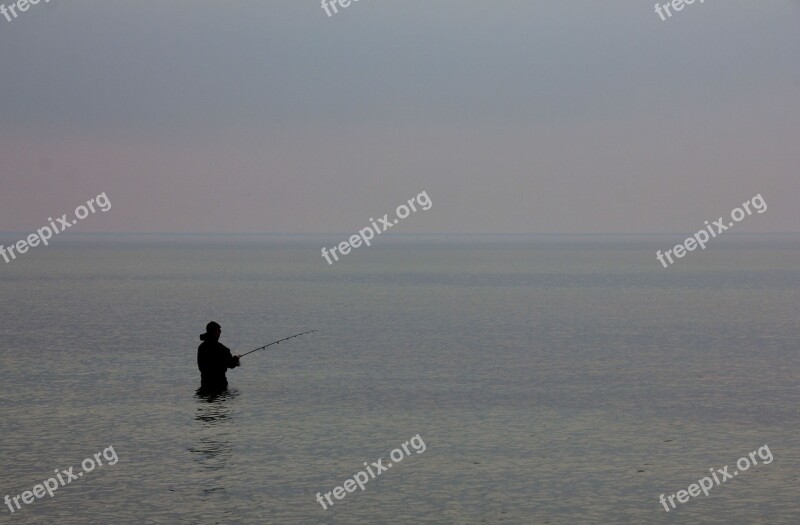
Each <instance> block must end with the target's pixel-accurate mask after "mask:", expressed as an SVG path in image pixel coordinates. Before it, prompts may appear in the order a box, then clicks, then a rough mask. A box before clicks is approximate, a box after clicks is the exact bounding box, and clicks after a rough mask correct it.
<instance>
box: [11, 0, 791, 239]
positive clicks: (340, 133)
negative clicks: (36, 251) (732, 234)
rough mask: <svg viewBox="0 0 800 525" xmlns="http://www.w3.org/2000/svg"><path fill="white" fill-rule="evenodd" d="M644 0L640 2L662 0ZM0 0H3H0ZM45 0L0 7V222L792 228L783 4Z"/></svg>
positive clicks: (322, 229)
mask: <svg viewBox="0 0 800 525" xmlns="http://www.w3.org/2000/svg"><path fill="white" fill-rule="evenodd" d="M665 1H666V0H665ZM9 3H10V0H5V4H9ZM654 3H655V2H654V1H653V0H648V1H643V0H637V1H634V0H611V1H599V0H550V1H546V2H545V1H536V0H491V1H477V0H361V1H360V2H353V3H352V4H351V6H350V7H348V8H347V9H341V8H340V12H339V13H338V14H336V15H334V16H332V17H330V18H329V17H328V16H326V14H325V11H323V10H322V9H321V6H320V2H319V0H247V1H245V0H241V1H238V0H226V1H224V2H223V1H219V0H214V1H211V0H159V1H155V0H52V1H51V2H50V4H44V3H43V2H42V3H40V4H38V5H36V6H31V7H30V9H29V10H28V11H27V12H25V13H21V14H20V16H19V17H18V18H17V19H14V20H12V21H11V22H8V21H6V20H5V18H0V50H2V52H0V97H2V99H0V231H33V230H34V229H36V228H38V227H40V226H42V225H45V224H46V219H47V217H49V216H54V215H59V216H60V215H61V214H62V213H72V210H74V208H75V207H76V206H77V205H78V204H81V203H82V202H85V201H86V200H87V199H89V198H91V197H93V196H95V195H97V194H99V193H101V192H106V193H107V195H108V196H109V198H110V200H111V203H112V209H111V210H110V211H109V212H108V213H104V214H100V215H98V216H96V217H92V218H91V220H86V221H85V222H84V223H81V225H80V227H79V228H76V229H79V230H80V231H82V232H91V231H111V232H298V233H339V232H345V233H349V232H353V231H355V230H357V229H360V228H362V227H363V226H364V225H365V223H366V222H367V219H368V218H370V217H377V216H381V215H383V214H384V213H390V214H392V213H393V212H394V209H395V207H396V206H397V205H398V204H400V203H403V202H405V201H406V200H408V199H409V198H411V197H413V196H415V195H416V194H418V193H419V192H421V191H423V190H425V191H427V192H428V194H429V196H430V198H431V200H432V201H433V206H432V208H431V209H430V210H429V211H427V212H425V213H417V214H415V215H412V216H411V217H409V218H408V219H406V220H404V221H402V222H401V225H399V226H398V227H397V228H395V229H393V230H392V231H393V232H394V231H399V232H405V233H418V232H443V233H558V232H564V233H578V232H585V233H606V232H635V233H640V232H687V233H689V232H694V231H696V230H698V229H699V228H701V227H702V226H703V221H704V220H707V219H709V220H711V219H716V218H717V217H718V216H720V215H727V214H729V213H730V210H731V209H732V208H734V207H736V206H738V205H740V204H741V203H742V202H743V201H744V200H747V199H749V198H750V197H752V196H754V195H755V194H757V193H761V194H762V195H763V197H764V200H765V201H766V202H767V204H768V206H769V210H768V211H767V213H764V214H763V215H756V216H754V217H751V218H747V219H745V220H744V221H743V222H742V223H741V224H739V225H737V226H736V231H737V232H766V231H781V232H786V231H793V232H794V231H798V224H800V206H799V205H798V203H797V200H798V196H800V169H799V168H800V147H799V146H800V28H798V25H800V1H798V0H764V1H759V2H754V1H752V0H706V2H705V3H704V4H700V3H699V1H698V2H695V3H694V4H693V5H690V6H686V7H685V8H684V9H683V10H682V11H681V12H678V13H675V15H674V16H673V17H672V18H671V19H668V20H667V21H662V20H661V19H660V18H659V16H658V15H657V14H656V13H655V12H654Z"/></svg>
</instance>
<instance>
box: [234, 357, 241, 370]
mask: <svg viewBox="0 0 800 525" xmlns="http://www.w3.org/2000/svg"><path fill="white" fill-rule="evenodd" d="M240 357H241V356H240V355H239V354H236V355H235V356H233V367H234V368H236V367H237V366H239V365H240V364H241V363H239V358H240Z"/></svg>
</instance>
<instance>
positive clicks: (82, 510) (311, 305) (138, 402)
mask: <svg viewBox="0 0 800 525" xmlns="http://www.w3.org/2000/svg"><path fill="white" fill-rule="evenodd" d="M678 237H680V236H678ZM14 238H16V237H13V236H12V237H11V238H10V239H8V240H12V239H14ZM4 240H5V239H4ZM339 240H341V239H338V238H336V239H332V238H329V239H312V238H276V237H239V238H231V237H222V238H212V237H180V236H175V237H172V236H157V237H130V236H129V237H124V238H111V237H97V238H95V237H79V236H74V237H71V238H70V237H69V236H67V235H65V237H64V238H63V239H62V238H59V239H58V242H57V243H53V244H52V245H51V246H50V247H47V248H44V249H43V248H37V249H34V250H31V251H30V252H28V253H27V254H25V255H24V256H22V257H21V258H20V259H18V260H16V261H13V262H12V263H11V264H3V265H2V266H0V294H1V295H0V313H1V314H2V316H1V317H0V318H2V323H1V324H0V334H2V337H1V338H0V341H2V342H1V343H0V362H1V363H2V367H3V379H2V382H3V383H2V386H3V397H2V399H3V402H2V414H1V415H2V418H0V430H2V437H3V439H2V443H1V444H0V454H2V486H1V487H0V497H3V496H5V495H6V494H9V495H10V496H12V497H13V496H15V495H18V494H20V493H22V492H23V491H26V490H31V489H32V488H33V486H34V485H35V484H37V483H40V482H42V481H43V480H44V479H46V478H48V477H50V476H51V475H54V470H55V469H67V468H68V467H70V466H75V467H76V469H75V470H76V472H77V471H79V470H80V463H81V461H82V460H83V459H84V458H86V457H87V456H92V455H93V454H94V453H95V452H99V451H102V450H103V449H105V448H106V447H108V446H113V448H114V450H115V452H116V453H117V455H118V457H119V462H118V463H116V464H115V465H108V464H104V465H103V466H101V467H97V468H96V469H95V470H94V471H92V472H90V473H86V474H85V476H83V477H82V478H80V479H79V480H77V481H72V482H71V483H70V484H69V485H67V486H65V487H62V488H59V489H58V490H57V491H56V492H55V497H54V498H50V497H49V496H47V495H45V496H44V498H42V499H37V500H35V501H34V502H33V503H32V504H30V505H25V506H23V508H22V510H19V511H17V512H15V513H14V514H11V513H10V512H9V510H8V507H6V506H3V507H2V510H3V512H2V513H0V521H2V522H3V523H19V524H28V523H30V524H38V523H41V524H45V523H48V524H49V523H67V524H70V523H75V524H85V523H97V524H108V523H114V524H123V525H126V524H174V523H186V524H215V523H219V524H228V523H244V524H261V523H270V524H307V523H308V524H314V523H323V524H335V523H340V524H409V523H431V524H461V523H464V524H467V523H469V524H472V523H509V524H546V523H551V524H556V523H559V524H561V523H563V524H582V523H586V524H605V523H623V524H627V523H630V524H648V523H654V524H659V523H687V524H689V523H691V524H698V523H700V524H705V523H708V524H716V523H719V524H722V523H726V524H727V523H757V524H758V523H764V524H782V523H786V524H797V523H800V503H798V500H799V499H800V498H799V497H798V496H800V490H799V489H798V487H799V486H800V485H799V483H798V482H799V481H800V468H799V467H800V438H798V436H797V430H798V423H800V414H798V408H797V407H798V401H800V395H798V376H799V374H800V364H798V344H799V343H800V337H799V334H798V326H799V325H798V307H799V306H800V238H798V237H795V236H774V237H763V236H760V237H757V238H751V237H742V236H736V235H729V238H728V239H718V242H717V243H716V244H715V245H714V246H713V247H709V249H708V250H707V251H706V252H702V253H697V252H693V253H690V254H688V255H687V256H686V257H685V258H684V259H681V260H680V261H678V262H677V264H675V265H674V266H672V267H670V268H668V269H663V268H662V267H661V265H660V264H659V263H658V262H657V261H656V259H655V250H656V249H659V248H660V249H662V250H663V249H666V248H669V247H670V246H672V245H674V244H675V242H677V241H678V240H681V239H680V238H673V237H670V236H658V237H652V238H638V237H585V238H583V237H565V238H559V237H536V238H500V239H486V238H483V239H481V238H468V239H464V238H453V237H447V238H445V237H436V238H422V239H419V240H418V239H417V238H415V237H409V238H394V239H393V238H391V237H388V236H387V237H386V238H382V239H381V242H380V243H376V244H374V245H373V246H372V247H370V248H363V247H362V248H360V249H357V250H355V251H353V252H352V253H351V254H349V255H347V256H345V257H344V258H342V259H341V260H340V261H339V262H337V263H336V264H334V265H333V266H328V265H327V264H326V263H325V262H324V260H323V259H322V257H321V256H320V248H321V247H322V246H323V244H325V245H327V246H331V245H333V243H334V241H336V242H338V241H339ZM212 319H213V320H216V321H218V322H220V323H221V324H222V327H223V335H222V342H223V343H225V344H226V345H227V346H229V347H230V348H232V349H233V350H234V352H244V351H247V350H250V349H252V348H255V347H257V346H260V345H262V344H265V343H267V342H270V341H272V340H275V339H279V338H281V337H285V336H287V335H291V334H293V333H297V332H301V331H305V330H310V329H318V330H319V332H318V333H315V334H309V335H307V336H303V337H301V338H297V339H293V340H292V341H290V342H287V343H286V344H283V343H282V344H280V345H277V346H275V347H272V348H271V349H270V351H264V352H263V353H261V352H259V353H255V354H253V355H251V356H248V357H246V358H244V359H243V366H242V367H241V368H238V369H235V370H233V371H230V372H229V373H228V378H229V381H230V383H231V386H232V387H233V388H232V389H231V391H230V392H229V393H228V394H227V395H224V396H221V397H218V398H214V399H208V398H202V397H198V396H196V395H195V390H196V388H197V386H198V385H199V374H198V372H197V368H196V364H195V355H196V349H197V345H198V344H199V343H200V341H199V339H198V335H199V334H200V333H201V332H202V331H203V328H204V325H205V323H206V322H207V321H209V320H212ZM416 434H419V435H420V436H421V438H422V439H423V440H424V442H425V445H426V450H425V452H424V453H422V454H413V453H412V455H411V457H408V458H406V459H405V460H404V461H403V462H402V463H400V464H397V465H394V466H393V467H392V468H391V469H389V470H388V471H386V472H384V473H383V474H382V475H381V476H380V477H378V478H377V479H375V480H371V481H370V482H368V483H367V484H366V490H365V491H364V492H361V491H359V490H357V491H356V492H355V493H353V494H348V495H347V496H346V497H345V498H344V499H343V500H341V501H336V500H335V501H336V504H335V505H334V507H333V508H332V509H330V510H323V509H322V507H321V506H320V505H319V504H318V503H317V502H316V500H315V496H316V493H317V492H323V493H324V492H326V491H330V490H332V489H333V488H334V487H336V486H337V485H341V484H342V483H343V482H344V481H345V480H346V479H347V478H349V477H352V476H353V475H354V474H355V473H356V472H357V471H358V470H360V469H362V468H363V463H364V462H365V461H368V462H373V461H377V460H378V458H381V457H383V458H387V457H388V454H389V452H390V451H391V450H392V449H394V448H395V447H399V446H400V445H401V444H402V443H403V442H404V441H408V440H409V439H410V438H411V437H412V436H414V435H416ZM765 443H766V444H768V446H769V448H770V450H771V452H772V454H773V457H774V461H773V462H772V463H771V464H769V465H758V466H757V467H752V468H750V470H748V471H746V472H742V473H740V475H739V476H738V477H737V478H736V479H734V480H733V481H729V482H727V483H725V484H724V485H721V486H718V487H714V488H713V489H712V490H711V494H710V496H708V497H705V496H702V495H701V496H700V497H698V498H692V499H690V501H689V502H688V503H685V504H682V505H680V506H679V507H678V508H677V509H676V510H673V511H671V512H670V513H669V514H667V513H666V512H665V511H664V508H663V507H662V506H661V504H660V503H659V502H658V496H659V495H660V494H662V493H666V494H668V495H669V494H673V493H675V492H677V491H678V490H681V489H686V488H687V487H688V486H689V485H690V484H691V483H694V482H696V481H697V480H698V479H699V478H701V477H703V476H705V475H706V473H708V469H709V467H715V468H721V467H722V466H724V465H726V464H729V465H733V464H734V463H735V461H736V460H737V459H738V458H739V457H741V456H743V455H747V454H748V453H749V452H751V451H753V450H755V449H756V448H758V447H760V446H762V445H764V444H765ZM412 452H413V451H412ZM384 461H386V460H384Z"/></svg>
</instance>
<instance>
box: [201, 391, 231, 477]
mask: <svg viewBox="0 0 800 525" xmlns="http://www.w3.org/2000/svg"><path fill="white" fill-rule="evenodd" d="M238 395H239V392H238V391H237V390H236V389H231V390H224V391H222V392H211V393H207V392H202V391H201V390H198V391H197V393H196V394H195V398H196V399H197V413H196V415H195V421H197V422H198V427H197V444H196V445H195V446H194V447H192V448H191V449H189V450H190V452H192V454H194V458H195V461H197V463H198V465H200V467H201V469H202V470H206V471H208V470H210V471H219V470H222V469H224V468H225V466H226V464H227V460H228V458H229V457H230V456H231V452H232V444H231V441H230V439H229V438H230V434H231V430H230V426H231V422H232V420H233V419H232V406H233V402H234V401H235V400H236V398H237V397H238ZM215 490H224V489H222V488H220V487H216V488H210V489H206V490H205V491H204V492H212V491H215Z"/></svg>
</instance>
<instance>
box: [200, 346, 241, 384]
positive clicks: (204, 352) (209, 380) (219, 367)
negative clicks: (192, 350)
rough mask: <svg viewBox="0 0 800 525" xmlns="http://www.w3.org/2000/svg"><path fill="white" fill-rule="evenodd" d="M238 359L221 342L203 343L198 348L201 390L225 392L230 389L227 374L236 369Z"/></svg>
mask: <svg viewBox="0 0 800 525" xmlns="http://www.w3.org/2000/svg"><path fill="white" fill-rule="evenodd" d="M236 366H238V365H237V363H236V359H235V358H234V357H233V355H232V354H231V351H230V350H229V349H228V347H227V346H225V345H223V344H222V343H220V342H219V341H203V343H201V344H200V346H199V347H198V348H197V367H198V368H199V369H200V388H202V389H204V390H224V389H225V388H227V387H228V378H226V377H225V372H226V371H227V370H228V369H229V368H235V367H236Z"/></svg>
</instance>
